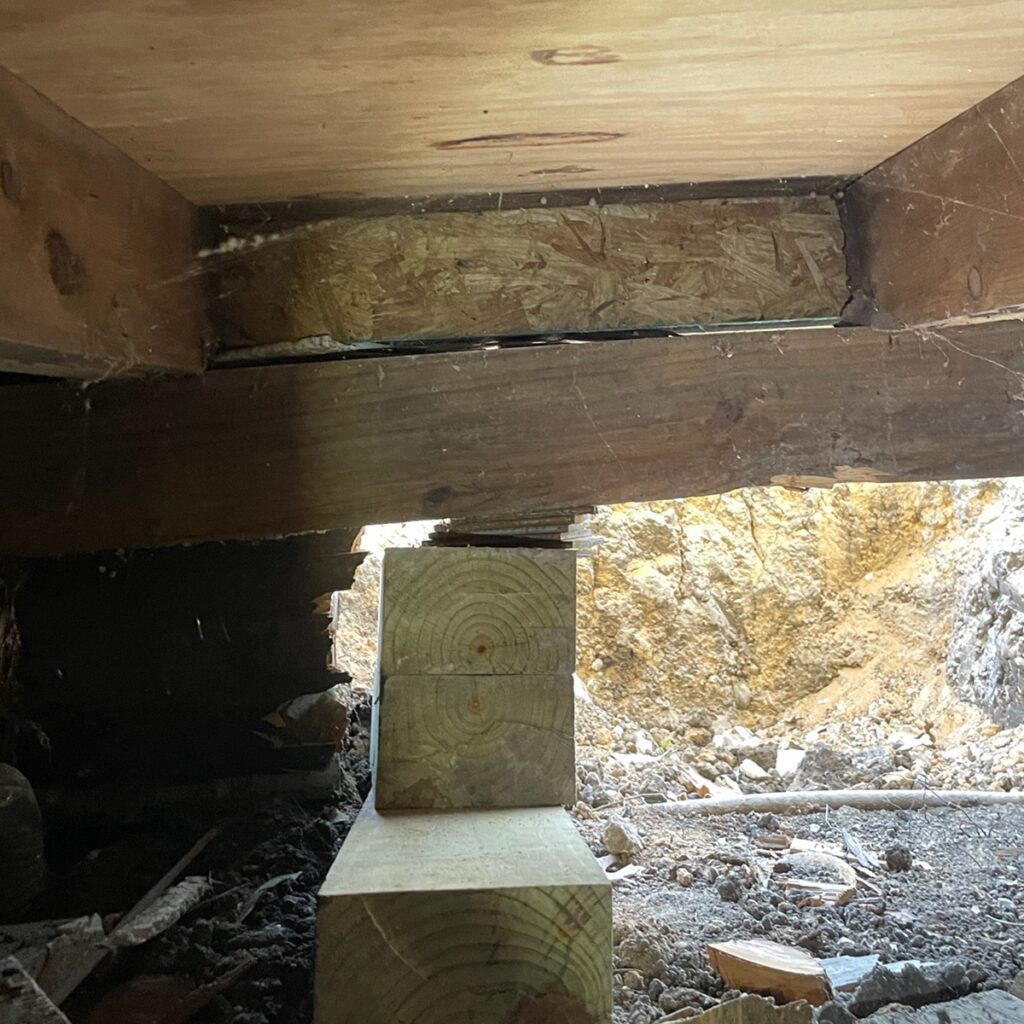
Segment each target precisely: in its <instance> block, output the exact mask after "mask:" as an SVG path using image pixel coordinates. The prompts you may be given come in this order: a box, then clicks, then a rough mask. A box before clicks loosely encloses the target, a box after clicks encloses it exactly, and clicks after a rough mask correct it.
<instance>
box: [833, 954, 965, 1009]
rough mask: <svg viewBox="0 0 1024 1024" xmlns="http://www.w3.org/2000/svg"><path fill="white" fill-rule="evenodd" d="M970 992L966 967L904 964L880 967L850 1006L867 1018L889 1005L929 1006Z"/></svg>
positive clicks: (858, 992) (914, 962)
mask: <svg viewBox="0 0 1024 1024" xmlns="http://www.w3.org/2000/svg"><path fill="white" fill-rule="evenodd" d="M969 989H970V982H969V981H968V980H967V974H966V971H965V970H964V968H963V965H962V964H957V963H946V964H921V963H918V962H916V961H904V962H903V963H899V964H887V965H880V966H878V967H876V968H875V969H874V970H873V971H872V972H871V973H870V974H869V975H868V976H867V977H866V978H865V979H864V980H863V981H862V982H861V983H860V984H859V985H858V986H857V988H856V989H855V990H854V992H853V995H852V996H851V997H850V1000H849V1002H848V1003H847V1006H848V1008H849V1010H850V1012H851V1013H852V1014H853V1015H854V1016H855V1017H867V1016H868V1015H869V1014H872V1013H874V1012H875V1011H876V1010H879V1009H881V1008H882V1007H883V1006H887V1005H888V1004H889V1003H902V1004H903V1005H904V1006H913V1007H918V1006H927V1005H929V1004H931V1003H941V1002H945V1001H946V1000H948V999H950V998H955V997H956V996H962V995H966V994H967V992H968V990H969Z"/></svg>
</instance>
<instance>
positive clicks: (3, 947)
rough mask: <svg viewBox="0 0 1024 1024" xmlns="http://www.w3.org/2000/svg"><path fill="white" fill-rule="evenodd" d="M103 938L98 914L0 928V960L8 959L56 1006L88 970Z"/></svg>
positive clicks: (101, 924)
mask: <svg viewBox="0 0 1024 1024" xmlns="http://www.w3.org/2000/svg"><path fill="white" fill-rule="evenodd" d="M105 938H106V933H105V931H104V929H103V922H102V920H101V919H100V916H99V915H98V914H92V915H91V916H88V917H76V918H71V919H69V920H64V921H35V922H32V923H31V924H14V925H4V926H3V927H2V928H0V957H5V956H12V957H14V958H16V959H17V960H18V962H19V963H20V964H21V965H22V966H23V967H24V968H25V971H26V972H27V973H28V974H29V975H30V976H31V977H32V978H33V979H34V980H35V982H36V984H37V985H38V986H39V987H40V988H41V989H42V990H43V991H44V992H45V993H46V995H47V996H48V997H49V998H50V999H51V1000H53V1002H55V1003H56V1004H57V1005H58V1006H59V1005H60V1004H61V1003H62V1002H63V1001H64V1000H65V999H66V998H67V996H68V995H70V993H71V992H73V991H74V989H75V988H76V987H77V986H78V984H79V982H80V981H81V978H82V977H83V972H84V973H88V971H91V970H92V967H91V966H90V965H91V964H93V963H94V961H95V959H96V956H97V953H98V952H99V953H102V951H101V946H102V943H103V941H104V939H105Z"/></svg>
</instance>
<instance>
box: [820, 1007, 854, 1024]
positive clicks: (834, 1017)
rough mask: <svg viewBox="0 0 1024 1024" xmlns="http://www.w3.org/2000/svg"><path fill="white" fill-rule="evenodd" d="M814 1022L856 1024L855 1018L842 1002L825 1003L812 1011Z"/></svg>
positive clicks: (821, 1023)
mask: <svg viewBox="0 0 1024 1024" xmlns="http://www.w3.org/2000/svg"><path fill="white" fill-rule="evenodd" d="M814 1021H815V1024H857V1018H856V1017H854V1015H853V1014H852V1013H850V1011H849V1010H848V1009H847V1008H846V1007H845V1006H843V1004H842V1003H831V1002H830V1003H825V1005H824V1006H819V1007H818V1008H817V1009H816V1010H815V1011H814Z"/></svg>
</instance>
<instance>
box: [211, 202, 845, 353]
mask: <svg viewBox="0 0 1024 1024" xmlns="http://www.w3.org/2000/svg"><path fill="white" fill-rule="evenodd" d="M842 247H843V236H842V230H841V228H840V225H839V217H838V212H837V210H836V206H835V203H834V202H833V201H832V200H831V199H830V198H828V197H816V198H815V197H799V198H775V199H752V200H740V201H733V202H726V201H722V200H706V201H695V202H688V203H666V204H659V203H648V204H643V205H633V206H617V205H609V206H582V207H575V208H567V209H548V208H545V207H537V208H536V209H523V210H505V211H500V212H487V213H435V214H427V215H424V216H392V217H376V218H369V219H353V218H344V219H339V220H334V221H326V222H322V223H318V224H313V225H310V226H308V227H305V228H296V229H294V230H292V231H291V232H289V233H287V234H285V235H283V236H273V235H272V236H270V238H269V240H268V241H266V242H264V243H263V244H260V245H257V246H255V247H253V248H251V249H242V250H240V251H235V252H233V253H228V254H226V255H224V256H221V257H218V258H217V260H216V261H215V262H214V266H215V267H216V268H218V270H217V273H216V282H215V286H214V290H215V292H216V294H217V295H219V296H222V298H221V299H220V301H219V302H218V304H217V306H216V310H217V316H218V319H219V320H220V324H219V327H220V329H221V336H222V338H223V341H224V343H225V344H226V345H228V346H251V345H268V344H269V345H274V344H280V343H282V342H294V341H298V340H299V339H301V338H307V337H313V336H321V335H326V336H328V337H330V338H332V339H334V340H335V341H344V342H353V341H393V340H406V339H417V338H423V339H430V338H434V339H443V338H458V337H465V336H472V337H489V336H501V335H523V334H546V333H551V332H564V331H570V330H575V331H585V330H608V329H620V328H638V327H642V328H651V327H666V326H673V325H677V324H694V323H717V322H724V321H731V320H781V319H798V318H804V317H832V316H837V315H838V314H839V311H840V310H841V309H842V307H843V305H844V303H845V302H846V298H847V286H846V262H845V259H844V257H843V252H842Z"/></svg>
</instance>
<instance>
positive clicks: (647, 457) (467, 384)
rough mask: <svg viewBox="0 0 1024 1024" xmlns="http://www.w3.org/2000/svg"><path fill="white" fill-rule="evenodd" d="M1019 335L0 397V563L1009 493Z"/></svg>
mask: <svg viewBox="0 0 1024 1024" xmlns="http://www.w3.org/2000/svg"><path fill="white" fill-rule="evenodd" d="M1022 374H1024V325H1022V323H1021V322H1020V321H1017V320H1013V321H1006V322H994V323H988V324H979V325H972V326H969V327H947V328H944V329H937V328H930V329H921V330H905V331H900V332H895V333H889V332H884V331H875V330H872V329H870V328H865V327H859V328H807V329H801V330H790V331H784V330H771V331H756V332H750V333H748V332H726V333H720V334H697V335H689V336H686V337H673V338H655V339H636V340H632V341H602V342H590V343H586V344H574V345H555V346H532V347H527V348H515V349H504V350H500V351H491V352H488V351H481V352H466V353H458V354H438V355H425V356H410V357H399V358H391V359H363V360H351V361H342V362H331V363H321V364H315V363H311V364H302V365H300V364H295V365H288V366H275V367H263V368H259V369H240V370H218V371H215V372H211V373H209V374H207V376H206V378H205V379H203V380H178V381H161V382H112V383H108V384H103V385H97V386H95V387H92V388H90V389H89V390H88V391H87V392H86V393H84V394H83V393H82V392H81V391H79V390H78V389H71V388H69V387H68V386H66V385H29V386H15V387H6V388H3V389H0V436H3V437H4V439H5V443H6V451H7V462H6V467H5V480H4V486H3V488H2V489H0V545H2V548H3V549H5V550H7V551H14V552H29V553H38V552H53V551H61V550H64V551H66V550H75V549H78V550H88V549H95V548H104V547H106V548H109V547H119V546H125V547H128V546H136V547H138V546H153V545H157V544H170V543H174V542H179V541H193V540H197V539H204V538H207V539H208V538H229V537H239V538H252V537H261V536H274V535H280V534H288V533H301V532H305V531H312V530H324V529H335V528H339V527H342V526H347V525H357V526H362V525H364V524H365V523H368V522H394V521H399V520H405V519H415V518H433V517H442V516H460V515H461V516H473V515H483V514H487V513H498V512H500V513H518V512H524V511H530V510H542V509H550V508H563V509H564V508H568V507H571V506H578V505H592V504H594V503H600V502H615V501H630V500H651V499H656V498H671V497H683V496H686V495H693V494H711V493H718V492H722V491H728V490H730V489H731V488H734V487H740V486H744V485H750V484H768V483H772V482H775V483H786V484H793V485H797V486H803V485H810V484H824V485H828V484H831V483H833V482H835V481H837V480H840V481H842V480H929V479H951V478H963V477H985V476H1015V475H1022V474H1024V443H1022V441H1024V417H1022V416H1021V415H1020V413H1021V409H1022V408H1024V406H1022V402H1024V399H1022V397H1021V396H1022V394H1024V388H1022V381H1024V378H1022Z"/></svg>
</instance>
